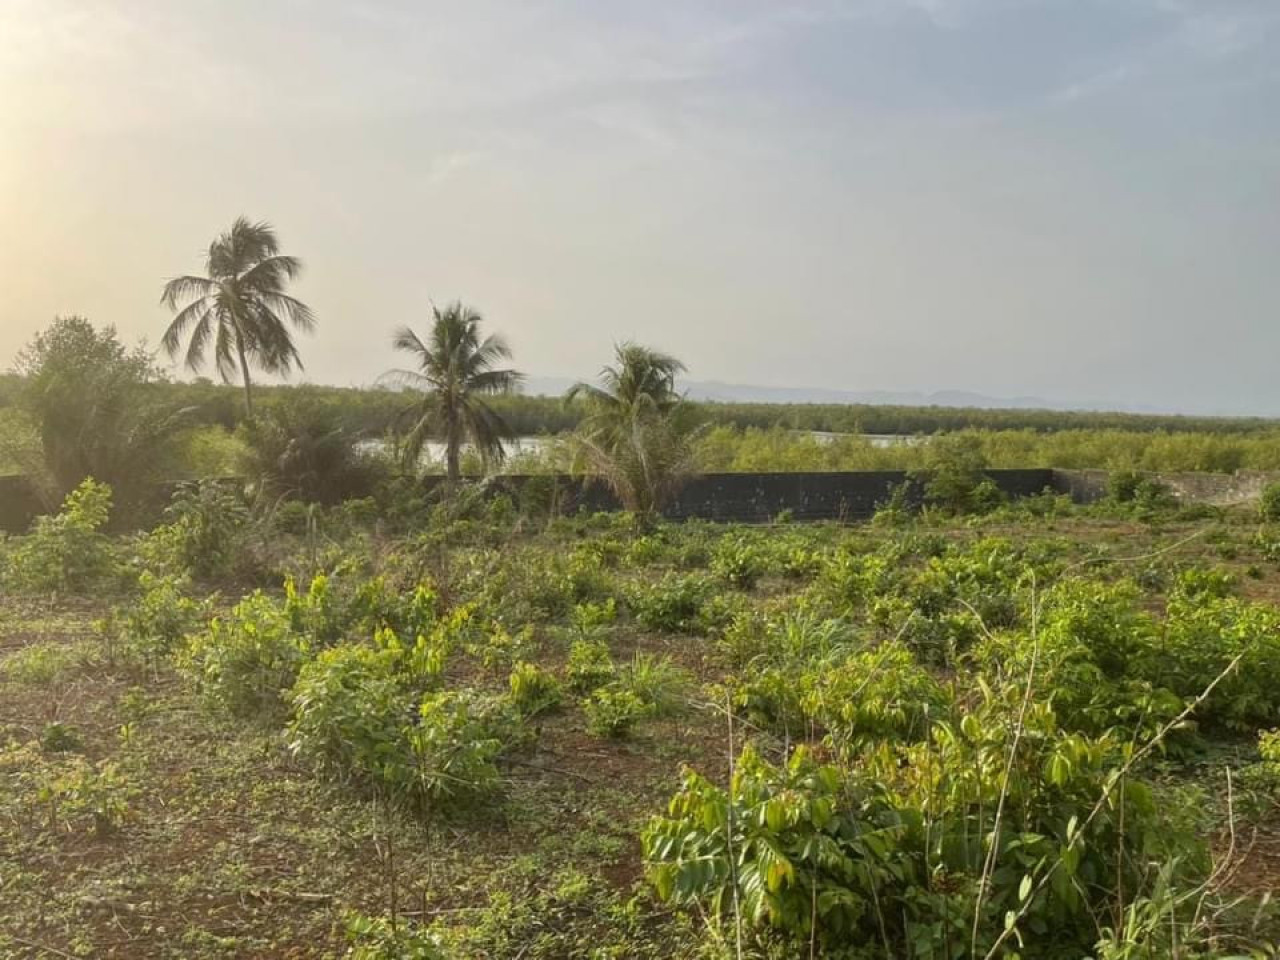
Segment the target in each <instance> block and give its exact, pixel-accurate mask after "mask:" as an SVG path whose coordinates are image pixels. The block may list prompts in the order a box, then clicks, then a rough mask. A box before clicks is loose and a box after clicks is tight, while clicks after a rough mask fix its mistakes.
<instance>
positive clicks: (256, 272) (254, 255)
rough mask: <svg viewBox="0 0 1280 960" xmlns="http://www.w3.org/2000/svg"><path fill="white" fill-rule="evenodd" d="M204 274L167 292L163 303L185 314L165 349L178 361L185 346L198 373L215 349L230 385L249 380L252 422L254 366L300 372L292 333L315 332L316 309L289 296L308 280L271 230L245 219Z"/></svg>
mask: <svg viewBox="0 0 1280 960" xmlns="http://www.w3.org/2000/svg"><path fill="white" fill-rule="evenodd" d="M205 272H206V274H207V275H206V276H192V275H188V276H182V277H175V278H173V279H172V280H170V281H169V282H168V283H166V284H165V286H164V293H163V295H162V297H161V302H163V303H164V304H165V305H166V306H167V307H169V308H170V309H172V310H177V311H178V312H177V314H176V315H175V316H174V318H173V320H172V322H171V323H170V324H169V328H168V329H167V330H166V331H165V333H164V337H163V338H162V339H161V341H160V342H161V344H162V345H163V346H164V348H165V350H166V351H167V352H168V353H169V356H171V357H175V356H177V355H178V353H179V352H180V351H181V349H182V342H183V339H184V338H186V340H187V348H186V356H185V363H186V365H187V367H189V368H190V369H192V370H199V369H200V368H201V367H202V366H203V365H204V362H205V355H206V353H207V351H208V350H209V349H210V347H212V350H213V363H214V368H215V369H216V370H217V371H218V374H219V376H221V377H222V379H223V381H224V382H226V381H229V380H230V379H231V377H232V376H234V375H235V374H236V373H237V372H239V374H240V376H241V377H242V378H243V381H244V390H245V407H246V410H247V411H248V413H249V414H250V415H252V413H253V392H252V388H251V386H250V377H249V368H250V366H251V365H254V366H257V367H258V368H259V369H261V370H263V371H265V372H267V373H288V372H289V371H290V370H292V369H293V368H294V367H297V368H299V369H301V367H302V360H301V358H300V357H299V356H298V350H297V347H296V346H294V343H293V334H292V332H291V331H290V329H289V328H290V326H292V327H295V328H297V329H299V330H303V331H308V332H309V331H311V330H312V329H314V327H315V316H314V315H313V314H312V312H311V308H310V307H308V306H307V305H306V304H305V303H303V302H302V301H300V300H297V299H295V298H294V297H291V296H289V294H287V293H286V292H285V289H286V287H287V285H288V284H289V282H290V281H292V280H295V279H296V278H297V277H298V275H299V274H300V273H301V272H302V261H300V260H299V259H298V258H297V257H291V256H287V255H284V254H282V253H280V242H279V240H278V239H277V237H276V234H275V230H274V229H273V228H272V227H271V225H270V224H267V223H251V222H250V221H249V220H247V219H246V218H244V217H240V218H239V219H237V220H236V222H235V223H233V224H232V225H231V229H230V230H228V231H227V232H226V233H223V234H221V235H220V236H218V237H217V238H216V239H215V240H214V241H213V243H211V244H210V245H209V252H208V254H207V256H206V259H205ZM183 303H185V306H181V307H179V305H180V304H183Z"/></svg>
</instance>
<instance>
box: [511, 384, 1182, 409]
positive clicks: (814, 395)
mask: <svg viewBox="0 0 1280 960" xmlns="http://www.w3.org/2000/svg"><path fill="white" fill-rule="evenodd" d="M573 382H574V381H572V380H569V379H567V378H562V377H530V378H529V379H528V380H526V381H525V385H524V392H525V393H528V394H534V395H545V396H559V395H560V394H562V393H564V392H565V391H566V390H568V389H569V387H570V386H571V385H572V384H573ZM680 388H681V389H682V390H684V391H685V392H686V393H687V394H688V396H689V398H690V399H692V400H710V401H720V402H723V403H830V404H842V405H843V404H872V405H875V406H899V407H979V408H984V409H1007V410H1064V411H1067V410H1078V411H1091V412H1117V413H1159V412H1161V411H1159V410H1157V409H1156V408H1154V407H1148V406H1133V405H1125V404H1115V403H1097V402H1078V401H1070V402H1064V401H1057V400H1047V399H1045V398H1043V397H991V396H987V395H985V394H981V393H971V392H969V391H966V390H940V391H937V392H935V393H923V392H920V391H899V390H835V389H831V388H827V387H761V386H754V385H751V384H741V383H723V382H721V381H718V380H685V381H681V383H680Z"/></svg>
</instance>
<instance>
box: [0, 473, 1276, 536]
mask: <svg viewBox="0 0 1280 960" xmlns="http://www.w3.org/2000/svg"><path fill="white" fill-rule="evenodd" d="M988 476H990V477H991V479H992V481H993V482H994V483H995V485H996V486H997V487H998V488H999V489H1000V490H1001V491H1003V492H1004V493H1005V494H1006V495H1007V496H1009V497H1012V498H1015V499H1016V498H1018V497H1026V496H1032V495H1034V494H1037V493H1040V492H1042V491H1043V490H1045V489H1046V488H1048V489H1052V490H1055V491H1057V492H1059V493H1065V494H1068V495H1070V497H1071V499H1072V500H1074V501H1075V502H1077V503H1093V502H1096V501H1098V500H1100V499H1102V498H1103V497H1105V496H1106V494H1107V479H1108V476H1109V474H1108V472H1107V471H1106V470H1048V469H1029V470H991V471H988ZM1150 476H1153V477H1155V478H1156V479H1157V480H1159V481H1160V482H1162V483H1164V484H1166V485H1168V486H1169V488H1170V489H1171V490H1172V491H1173V492H1174V495H1175V496H1177V497H1178V499H1180V500H1183V501H1185V502H1188V503H1208V504H1213V505H1215V506H1231V505H1234V504H1241V503H1247V502H1250V501H1253V500H1256V499H1257V498H1258V495H1259V494H1260V493H1261V491H1262V488H1263V487H1264V486H1266V485H1267V484H1268V483H1270V482H1273V481H1276V480H1280V474H1275V473H1261V472H1257V471H1241V472H1240V473H1236V474H1217V473H1157V474H1151V475H1150ZM906 479H907V475H906V474H905V473H904V472H902V471H899V470H882V471H860V472H848V473H709V474H704V475H702V476H700V477H696V478H695V479H693V480H692V481H690V482H689V483H688V484H687V485H686V486H685V487H684V489H683V490H681V491H680V495H679V496H678V497H677V498H676V500H675V502H674V503H673V504H671V506H670V508H669V509H668V510H667V515H668V516H669V517H671V518H672V519H677V520H688V519H700V520H720V521H728V522H739V523H761V522H766V521H769V520H772V519H774V518H775V517H777V516H778V515H779V514H781V513H783V512H787V513H789V514H790V515H791V517H793V518H794V519H796V520H865V519H867V518H868V517H870V516H871V515H872V514H873V513H874V512H875V510H876V507H878V506H879V505H880V504H881V503H883V502H884V501H885V500H886V499H888V497H889V495H890V493H891V492H892V491H893V488H894V487H896V486H898V485H899V484H901V483H902V482H903V481H905V480H906ZM443 480H444V478H443V477H435V476H432V477H425V478H423V480H422V484H423V486H424V487H425V488H426V489H428V490H431V489H435V488H437V487H439V485H440V484H441V483H443ZM228 482H235V481H228ZM489 488H490V489H491V490H492V491H494V492H495V493H506V494H508V495H509V496H510V497H511V498H512V499H513V500H514V501H516V503H517V505H521V504H524V503H539V504H544V505H547V504H553V505H554V506H553V509H555V510H556V511H557V512H559V513H574V512H577V511H579V510H585V511H596V510H616V509H618V503H617V500H616V499H615V498H614V497H613V495H612V494H611V493H610V492H609V491H608V490H607V489H606V488H604V487H603V486H601V485H600V484H586V483H583V482H582V481H581V480H576V479H574V478H572V477H563V476H547V475H528V476H519V475H509V476H500V477H495V478H493V479H492V480H491V481H489ZM172 489H173V485H172V484H165V485H163V486H162V487H159V488H157V491H156V497H155V504H156V506H157V510H152V511H150V513H151V514H153V515H154V514H157V513H158V506H159V505H160V504H163V503H164V502H167V499H168V496H169V495H170V494H171V493H172ZM912 496H913V498H915V499H916V501H917V502H918V498H919V490H915V491H913V493H912ZM42 512H44V510H43V508H42V505H41V503H40V500H39V498H37V497H36V495H35V493H34V491H33V490H32V489H31V487H30V486H29V484H28V483H27V481H26V480H25V479H24V478H22V477H0V531H3V532H5V533H24V532H26V530H27V529H29V528H30V526H31V521H32V519H34V518H35V517H36V516H37V515H39V514H40V513H42ZM146 514H147V511H139V514H138V515H146Z"/></svg>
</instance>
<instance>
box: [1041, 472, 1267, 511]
mask: <svg viewBox="0 0 1280 960" xmlns="http://www.w3.org/2000/svg"><path fill="white" fill-rule="evenodd" d="M1052 473H1053V487H1054V489H1055V490H1057V491H1058V492H1059V493H1066V494H1069V495H1070V496H1071V499H1072V500H1074V501H1075V502H1076V503H1096V502H1097V501H1099V500H1101V499H1102V498H1103V497H1105V496H1106V495H1107V482H1108V480H1109V478H1110V476H1111V474H1110V472H1109V471H1107V470H1054V471H1052ZM1143 475H1144V476H1147V477H1151V478H1152V479H1154V480H1156V481H1158V482H1160V483H1163V484H1164V485H1165V486H1166V487H1168V488H1169V490H1170V491H1171V492H1172V493H1173V495H1174V497H1176V498H1177V499H1178V500H1180V501H1182V502H1184V503H1207V504H1210V505H1212V506H1215V507H1231V506H1237V505H1239V504H1245V503H1252V502H1254V501H1256V500H1257V499H1258V497H1259V496H1261V494H1262V489H1263V488H1264V487H1265V486H1266V485H1267V484H1269V483H1275V482H1276V481H1280V473H1272V472H1268V471H1263V470H1240V471H1237V472H1236V473H1174V472H1170V473H1144V474H1143Z"/></svg>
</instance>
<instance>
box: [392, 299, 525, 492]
mask: <svg viewBox="0 0 1280 960" xmlns="http://www.w3.org/2000/svg"><path fill="white" fill-rule="evenodd" d="M431 313H432V322H431V330H430V331H429V332H428V334H427V339H426V342H424V341H423V340H422V339H420V338H419V337H418V335H417V334H416V333H414V332H413V330H412V329H410V328H409V327H401V328H400V329H399V330H397V331H396V334H395V337H394V338H393V339H392V343H393V344H394V345H395V348H396V349H397V350H403V351H405V352H406V353H408V354H410V355H411V356H412V357H413V359H414V364H415V366H416V367H417V369H415V370H392V371H391V372H390V373H388V374H386V376H385V379H389V380H392V381H394V382H397V383H399V384H401V385H403V386H406V387H411V388H413V389H415V390H420V391H421V392H422V397H421V399H420V400H419V401H418V402H417V403H416V404H414V406H413V408H412V410H411V411H409V412H410V413H411V415H412V420H413V423H412V426H410V428H409V430H408V431H407V432H406V433H405V435H404V437H403V439H402V442H401V453H402V455H403V457H404V460H405V463H406V464H408V465H411V466H413V465H416V464H417V463H418V459H419V457H420V456H421V454H422V447H423V444H424V443H426V441H427V439H428V438H429V437H432V436H438V437H440V438H441V439H443V440H444V444H445V469H446V472H447V479H448V487H449V489H450V490H453V489H455V488H456V487H457V485H458V480H459V477H460V474H461V468H460V455H461V451H462V445H463V443H470V444H471V445H472V446H473V447H475V449H476V450H477V451H478V452H479V454H480V456H481V458H482V459H483V460H484V462H485V463H486V464H488V463H489V462H490V461H491V460H501V459H502V457H503V456H504V455H505V453H506V451H505V449H504V448H503V446H502V441H503V440H504V439H509V438H510V437H511V436H512V431H511V427H510V426H509V425H508V424H507V422H506V421H505V420H504V419H503V418H502V417H501V416H500V415H499V414H498V413H497V412H496V411H495V410H494V409H493V408H492V407H490V406H489V405H488V404H487V403H485V402H484V397H486V396H492V395H494V394H501V393H510V392H511V391H512V390H514V389H515V387H516V386H517V385H518V384H519V383H520V381H521V380H523V379H524V374H522V373H518V372H516V371H515V370H509V369H504V368H500V367H498V366H497V364H498V363H499V361H502V360H507V359H510V357H511V349H510V348H509V347H508V346H507V342H506V340H504V339H503V338H502V337H501V336H500V335H499V334H491V335H489V336H487V337H484V338H483V339H481V336H480V324H481V323H482V322H483V319H484V318H483V317H481V316H480V314H479V313H477V312H476V311H475V310H473V309H472V308H471V307H467V306H464V305H463V304H461V303H451V304H449V305H448V306H447V307H445V308H444V309H443V310H441V309H440V308H439V307H436V306H433V307H432V308H431Z"/></svg>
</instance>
